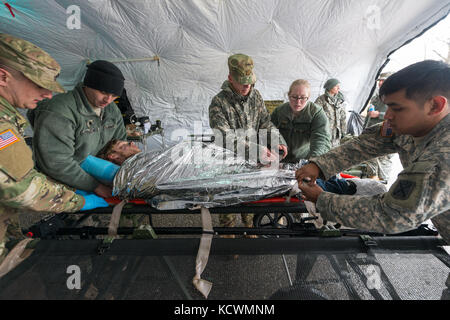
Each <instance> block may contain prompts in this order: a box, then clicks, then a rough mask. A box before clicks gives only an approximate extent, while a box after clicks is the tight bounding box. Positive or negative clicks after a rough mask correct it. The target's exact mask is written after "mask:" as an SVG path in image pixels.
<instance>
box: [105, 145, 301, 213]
mask: <svg viewBox="0 0 450 320" xmlns="http://www.w3.org/2000/svg"><path fill="white" fill-rule="evenodd" d="M301 165H302V163H299V164H298V165H295V166H293V165H288V164H279V165H276V166H274V165H271V166H269V167H264V166H262V165H261V164H257V163H254V162H251V161H247V160H245V159H243V158H240V157H236V156H235V155H234V153H232V152H231V151H229V150H228V149H223V148H221V147H219V146H217V145H215V144H213V143H203V142H198V141H187V142H181V143H179V144H177V145H175V146H173V147H171V148H170V149H168V150H166V151H153V152H152V151H150V152H140V153H138V154H136V155H134V156H133V157H131V158H129V159H127V160H126V161H125V162H124V163H123V164H122V167H121V168H120V170H119V171H118V172H117V174H116V176H115V178H114V186H113V195H114V196H118V197H119V198H121V199H137V198H139V199H145V200H146V201H147V202H149V203H150V204H151V205H152V206H153V207H155V208H157V209H160V210H169V209H186V208H193V207H196V206H198V205H201V206H203V207H206V208H211V207H218V206H232V205H236V204H239V203H243V202H249V201H256V200H260V199H264V198H268V197H274V196H280V195H286V194H288V192H289V191H290V190H291V189H292V188H293V186H294V185H295V184H296V183H297V181H296V179H295V169H296V168H299V167H301Z"/></svg>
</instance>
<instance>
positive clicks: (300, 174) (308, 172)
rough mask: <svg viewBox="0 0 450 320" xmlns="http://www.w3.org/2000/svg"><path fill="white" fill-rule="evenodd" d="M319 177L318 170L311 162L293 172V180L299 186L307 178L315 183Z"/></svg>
mask: <svg viewBox="0 0 450 320" xmlns="http://www.w3.org/2000/svg"><path fill="white" fill-rule="evenodd" d="M319 175H320V168H319V167H318V166H317V165H316V164H315V163H312V162H311V163H308V164H307V165H304V166H303V167H301V168H300V169H298V170H297V171H295V178H296V179H297V181H298V184H299V186H300V183H301V182H302V181H303V179H305V178H308V179H310V180H311V182H313V183H315V182H316V179H317V178H318V177H319Z"/></svg>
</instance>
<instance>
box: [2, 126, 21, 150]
mask: <svg viewBox="0 0 450 320" xmlns="http://www.w3.org/2000/svg"><path fill="white" fill-rule="evenodd" d="M19 140H20V139H19V138H18V137H17V136H16V135H15V134H14V132H12V130H11V129H8V130H6V131H3V132H1V133H0V150H2V149H5V148H6V147H8V146H10V145H12V144H14V143H16V142H17V141H19Z"/></svg>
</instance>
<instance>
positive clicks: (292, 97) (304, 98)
mask: <svg viewBox="0 0 450 320" xmlns="http://www.w3.org/2000/svg"><path fill="white" fill-rule="evenodd" d="M289 99H291V100H294V101H297V100H300V101H308V99H309V97H297V96H289Z"/></svg>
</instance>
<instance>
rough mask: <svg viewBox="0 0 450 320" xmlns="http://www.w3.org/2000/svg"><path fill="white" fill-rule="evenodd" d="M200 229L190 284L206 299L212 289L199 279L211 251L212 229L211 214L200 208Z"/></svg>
mask: <svg viewBox="0 0 450 320" xmlns="http://www.w3.org/2000/svg"><path fill="white" fill-rule="evenodd" d="M201 215H202V228H203V234H202V237H201V239H200V246H199V248H198V252H197V259H196V260H195V276H194V278H193V279H192V283H193V284H194V286H195V288H196V289H197V290H198V291H200V293H201V294H203V296H204V297H205V298H208V295H209V292H210V291H211V288H212V283H211V282H209V281H206V280H203V279H202V278H201V275H202V272H203V271H204V270H205V268H206V264H207V263H208V258H209V252H210V249H211V242H212V238H213V234H214V230H213V227H212V219H211V213H210V212H209V210H208V209H206V208H203V207H202V208H201Z"/></svg>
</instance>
